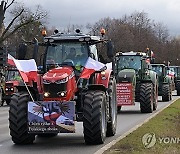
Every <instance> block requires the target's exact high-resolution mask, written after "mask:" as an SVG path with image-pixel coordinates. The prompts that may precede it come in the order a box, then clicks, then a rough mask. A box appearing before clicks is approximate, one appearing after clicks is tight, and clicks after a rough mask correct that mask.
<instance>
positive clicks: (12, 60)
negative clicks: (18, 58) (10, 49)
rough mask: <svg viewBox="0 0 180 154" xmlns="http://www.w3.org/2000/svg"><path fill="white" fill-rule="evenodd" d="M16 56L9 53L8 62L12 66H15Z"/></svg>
mask: <svg viewBox="0 0 180 154" xmlns="http://www.w3.org/2000/svg"><path fill="white" fill-rule="evenodd" d="M14 59H15V58H14V57H13V56H11V55H10V54H8V64H9V65H12V66H15V64H14Z"/></svg>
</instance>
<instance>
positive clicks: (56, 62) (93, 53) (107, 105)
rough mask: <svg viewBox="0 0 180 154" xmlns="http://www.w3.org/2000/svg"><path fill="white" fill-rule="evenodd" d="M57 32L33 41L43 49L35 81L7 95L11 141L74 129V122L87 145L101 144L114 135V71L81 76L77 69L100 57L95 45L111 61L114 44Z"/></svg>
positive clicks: (81, 35)
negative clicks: (100, 46)
mask: <svg viewBox="0 0 180 154" xmlns="http://www.w3.org/2000/svg"><path fill="white" fill-rule="evenodd" d="M55 32H56V33H55V34H54V35H52V36H50V37H45V38H44V43H38V42H37V40H36V43H35V44H36V49H37V46H38V45H39V44H41V45H42V46H45V48H46V49H45V53H44V54H43V55H44V56H43V67H42V70H41V71H39V74H38V81H37V82H34V81H30V80H29V82H28V83H26V84H27V86H28V89H29V91H28V90H27V87H25V86H18V87H17V89H18V93H15V94H14V95H13V96H12V98H11V103H10V111H9V128H10V134H11V136H12V141H13V142H14V143H15V144H31V143H33V142H34V140H35V136H36V135H41V136H49V135H50V136H54V135H57V134H58V133H67V132H69V133H72V132H75V127H74V124H75V122H74V121H75V120H76V121H77V122H83V129H84V140H85V143H86V144H102V143H104V140H105V137H106V136H113V135H115V133H116V123H117V103H116V86H115V85H116V80H115V77H114V75H113V71H112V70H108V69H106V67H104V69H101V70H100V71H95V72H94V73H92V74H89V78H88V79H84V78H81V73H82V71H83V70H84V66H85V64H86V62H87V59H88V58H89V57H91V58H92V59H94V60H96V61H98V60H99V58H98V52H99V51H98V49H97V47H96V45H97V44H99V43H103V44H106V45H107V55H108V57H110V58H111V59H112V60H113V56H114V54H113V48H112V43H111V42H110V41H107V40H104V39H102V38H100V37H98V36H90V35H84V34H81V33H80V32H79V31H76V33H75V34H62V33H58V32H57V31H55ZM24 52H25V51H24ZM34 55H36V53H35V54H34ZM35 57H37V56H35ZM113 64H114V63H113ZM31 95H32V97H30V96H31Z"/></svg>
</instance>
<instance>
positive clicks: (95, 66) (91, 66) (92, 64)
mask: <svg viewBox="0 0 180 154" xmlns="http://www.w3.org/2000/svg"><path fill="white" fill-rule="evenodd" d="M103 67H105V64H103V63H101V62H99V61H96V60H94V59H92V58H90V57H89V58H88V59H87V62H86V64H85V66H84V69H83V71H82V73H81V76H80V78H83V79H89V78H90V76H91V74H92V73H94V72H95V71H100V70H101V69H102V68H103Z"/></svg>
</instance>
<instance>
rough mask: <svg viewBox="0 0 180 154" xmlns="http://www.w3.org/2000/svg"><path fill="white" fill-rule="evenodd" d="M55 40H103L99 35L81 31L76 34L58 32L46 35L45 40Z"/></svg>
mask: <svg viewBox="0 0 180 154" xmlns="http://www.w3.org/2000/svg"><path fill="white" fill-rule="evenodd" d="M51 39H52V40H54V41H80V42H83V41H87V42H98V41H101V38H100V37H99V36H91V35H86V34H81V33H75V34H64V33H57V34H54V35H51V36H48V37H45V38H44V40H51Z"/></svg>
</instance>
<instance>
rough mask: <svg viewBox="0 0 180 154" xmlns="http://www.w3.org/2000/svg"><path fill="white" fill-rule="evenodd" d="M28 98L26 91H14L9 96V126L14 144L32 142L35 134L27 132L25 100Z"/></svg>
mask: <svg viewBox="0 0 180 154" xmlns="http://www.w3.org/2000/svg"><path fill="white" fill-rule="evenodd" d="M29 100H30V97H29V95H28V94H27V93H26V92H24V93H23V92H22V93H15V94H14V95H13V96H12V98H11V103H10V109H9V128H10V135H11V136H12V141H13V142H14V143H15V144H32V143H33V141H34V140H35V135H33V134H29V133H28V127H27V124H28V119H27V102H28V101H29Z"/></svg>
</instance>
